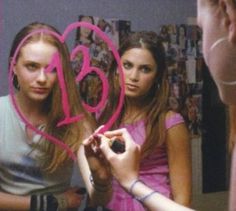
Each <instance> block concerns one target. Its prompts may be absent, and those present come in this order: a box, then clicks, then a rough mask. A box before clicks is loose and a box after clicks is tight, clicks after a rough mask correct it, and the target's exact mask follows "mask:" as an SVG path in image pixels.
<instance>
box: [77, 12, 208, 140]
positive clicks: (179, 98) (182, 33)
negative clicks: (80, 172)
mask: <svg viewBox="0 0 236 211" xmlns="http://www.w3.org/2000/svg"><path fill="white" fill-rule="evenodd" d="M78 21H84V22H89V23H91V24H93V25H96V26H97V27H99V28H100V29H101V30H102V31H103V32H105V34H106V35H107V36H108V37H109V38H110V39H111V40H112V42H113V44H114V45H115V46H116V47H117V49H118V48H119V45H120V42H121V40H122V39H123V38H124V37H125V36H126V35H127V34H128V33H131V22H130V21H128V20H117V19H104V18H101V17H94V16H87V15H79V17H78ZM158 31H159V35H160V36H161V37H162V38H163V43H164V47H165V50H166V55H167V66H168V79H169V83H170V93H169V95H170V97H169V104H170V107H171V108H172V109H173V110H175V111H177V112H180V113H181V114H182V115H183V116H184V118H185V120H186V124H187V126H188V128H189V131H190V133H191V136H192V137H199V136H201V119H202V115H201V114H202V111H201V102H202V95H201V91H202V84H203V79H202V67H203V65H204V61H203V57H202V50H201V31H200V29H199V28H198V27H197V26H196V25H187V24H181V25H172V24H170V25H163V26H161V28H160V29H159V30H158ZM78 45H83V46H86V47H88V48H89V54H90V55H89V56H90V66H93V67H97V68H99V69H100V70H102V71H104V73H105V74H106V73H107V72H108V71H109V69H110V67H111V63H112V59H113V55H112V52H111V50H110V49H109V47H108V45H107V44H106V43H105V42H104V40H102V39H101V38H100V37H99V36H98V35H97V34H96V32H94V31H92V30H90V29H88V28H85V27H80V28H78V30H77V32H76V37H75V46H78ZM82 64H83V54H82V53H78V54H77V56H76V59H75V60H74V62H73V65H74V70H75V72H76V74H78V72H79V71H80V70H81V67H82ZM79 90H80V93H81V96H82V98H83V101H84V102H85V103H87V104H88V105H90V106H96V105H97V104H98V102H99V101H100V98H101V93H102V86H101V80H100V79H99V77H98V76H97V74H96V73H94V72H92V73H91V74H88V75H87V76H86V77H85V79H84V80H83V81H82V82H81V83H79Z"/></svg>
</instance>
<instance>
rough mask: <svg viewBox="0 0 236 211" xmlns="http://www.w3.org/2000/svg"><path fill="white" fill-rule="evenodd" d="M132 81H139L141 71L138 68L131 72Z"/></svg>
mask: <svg viewBox="0 0 236 211" xmlns="http://www.w3.org/2000/svg"><path fill="white" fill-rule="evenodd" d="M129 78H130V80H132V81H138V79H139V71H138V70H137V69H136V68H133V69H132V70H131V71H130V75H129Z"/></svg>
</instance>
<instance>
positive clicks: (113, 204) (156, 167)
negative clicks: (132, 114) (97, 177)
mask: <svg viewBox="0 0 236 211" xmlns="http://www.w3.org/2000/svg"><path fill="white" fill-rule="evenodd" d="M183 122H184V120H183V117H182V116H181V115H180V114H178V113H176V114H175V115H172V116H171V117H170V118H169V119H167V120H166V122H165V125H166V129H167V130H168V129H169V128H171V127H173V126H175V125H177V124H180V123H183ZM122 126H123V127H125V128H127V130H128V131H129V133H130V134H131V135H132V137H133V139H134V140H135V142H136V143H137V144H140V145H142V144H143V143H144V141H145V125H144V121H138V122H136V123H134V124H127V125H122ZM139 178H140V179H141V180H142V181H143V182H144V183H145V184H146V185H148V186H149V187H151V188H152V189H154V190H156V191H157V192H159V193H161V194H163V195H165V196H167V197H168V198H171V197H172V195H171V188H170V181H169V167H168V158H167V150H166V145H165V144H164V145H162V146H160V147H157V149H156V150H155V151H154V152H153V153H151V154H150V155H149V156H147V157H146V158H145V159H143V160H142V162H141V164H140V172H139ZM107 207H108V208H110V209H111V210H113V211H121V210H122V211H123V210H124V211H134V210H135V211H143V210H145V208H144V207H143V206H142V204H141V203H139V202H138V201H137V200H136V199H134V198H133V196H132V195H130V194H129V193H127V192H126V191H125V190H124V189H123V188H122V187H121V186H120V185H119V183H118V182H117V181H116V180H113V196H112V199H111V201H110V202H109V204H108V206H107Z"/></svg>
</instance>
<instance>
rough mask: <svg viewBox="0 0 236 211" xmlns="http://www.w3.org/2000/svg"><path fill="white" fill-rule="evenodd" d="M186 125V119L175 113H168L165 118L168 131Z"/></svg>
mask: <svg viewBox="0 0 236 211" xmlns="http://www.w3.org/2000/svg"><path fill="white" fill-rule="evenodd" d="M181 123H184V118H183V116H182V115H181V114H180V113H177V112H174V111H168V112H167V113H166V117H165V126H166V129H170V128H171V127H173V126H175V125H177V124H181Z"/></svg>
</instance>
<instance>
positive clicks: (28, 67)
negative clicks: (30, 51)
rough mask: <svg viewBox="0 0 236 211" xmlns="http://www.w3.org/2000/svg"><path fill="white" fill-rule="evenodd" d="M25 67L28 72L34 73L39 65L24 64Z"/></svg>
mask: <svg viewBox="0 0 236 211" xmlns="http://www.w3.org/2000/svg"><path fill="white" fill-rule="evenodd" d="M25 66H26V68H27V69H28V70H29V71H36V70H37V69H38V68H39V65H38V64H36V63H26V64H25Z"/></svg>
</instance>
